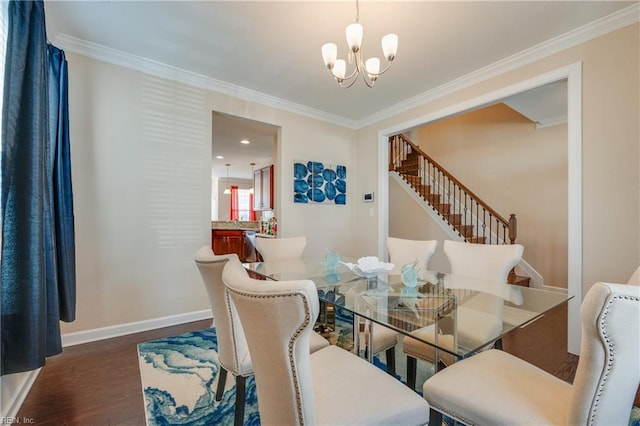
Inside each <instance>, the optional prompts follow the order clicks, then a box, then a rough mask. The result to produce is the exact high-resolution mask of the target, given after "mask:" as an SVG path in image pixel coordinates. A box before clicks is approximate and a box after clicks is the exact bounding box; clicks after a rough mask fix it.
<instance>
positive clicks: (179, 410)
mask: <svg viewBox="0 0 640 426" xmlns="http://www.w3.org/2000/svg"><path fill="white" fill-rule="evenodd" d="M336 323H337V324H338V327H337V331H336V333H335V335H334V336H333V342H334V343H336V344H338V345H342V344H349V343H350V342H351V333H352V327H351V326H350V324H351V322H350V321H349V316H348V315H344V314H343V313H342V312H338V313H337V315H336ZM400 346H401V345H398V349H397V351H398V352H396V360H397V361H396V371H397V372H398V373H401V374H403V375H404V372H405V371H406V367H405V366H404V358H405V357H404V356H403V355H402V350H401V348H400ZM138 357H139V365H140V375H141V377H142V388H143V394H144V404H145V416H146V421H147V425H149V426H158V425H162V426H165V425H189V426H210V425H232V424H233V416H234V410H235V399H236V388H235V385H234V383H235V379H234V377H233V375H231V374H228V375H227V384H226V386H225V392H224V395H223V397H222V400H221V401H219V402H216V401H215V399H214V396H215V389H216V387H217V383H218V377H219V371H220V367H219V363H218V342H217V337H216V332H215V329H213V328H209V329H204V330H199V331H194V332H191V333H185V334H181V335H178V336H172V337H167V338H164V339H158V340H153V341H150V342H146V343H141V344H139V345H138ZM374 364H375V365H376V366H378V367H379V368H381V369H383V370H386V365H385V363H384V362H382V361H381V360H380V359H379V358H378V357H374ZM429 367H430V366H429V365H428V364H426V363H421V362H420V363H418V382H417V383H422V381H421V380H424V378H426V377H428V376H430V375H431V374H433V372H432V370H430V369H429ZM421 370H422V371H421ZM425 370H426V371H425ZM421 376H422V379H421ZM398 378H399V379H400V380H403V381H404V377H400V376H398ZM418 387H419V386H418ZM246 388H247V389H246V391H247V393H246V405H245V417H244V424H245V425H259V424H260V416H259V414H258V401H257V395H256V387H255V380H254V378H253V377H249V378H247V385H246ZM629 425H630V426H640V408H637V407H634V409H633V411H632V415H631V419H630V421H629Z"/></svg>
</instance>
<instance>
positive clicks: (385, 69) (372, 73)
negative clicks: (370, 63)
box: [363, 61, 393, 77]
mask: <svg viewBox="0 0 640 426" xmlns="http://www.w3.org/2000/svg"><path fill="white" fill-rule="evenodd" d="M392 63H393V61H388V62H387V66H386V67H385V68H384V69H383V70H382V71H380V72H378V73H377V74H376V73H374V72H369V71H367V67H363V68H364V72H366V73H367V74H370V75H374V76H376V77H377V76H379V75H382V74H384V73H385V72H387V71H388V70H389V68H391V64H392Z"/></svg>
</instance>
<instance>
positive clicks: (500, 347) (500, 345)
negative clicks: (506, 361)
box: [493, 339, 502, 350]
mask: <svg viewBox="0 0 640 426" xmlns="http://www.w3.org/2000/svg"><path fill="white" fill-rule="evenodd" d="M493 347H494V348H496V349H499V350H502V339H498V340H496V342H495V343H494V344H493Z"/></svg>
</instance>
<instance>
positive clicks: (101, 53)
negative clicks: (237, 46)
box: [55, 3, 640, 130]
mask: <svg viewBox="0 0 640 426" xmlns="http://www.w3.org/2000/svg"><path fill="white" fill-rule="evenodd" d="M638 22H640V3H635V4H633V5H631V6H629V7H627V8H624V9H622V10H620V11H618V12H615V13H612V14H610V15H608V16H605V17H603V18H601V19H598V20H596V21H594V22H591V23H589V24H587V25H583V26H582V27H579V28H576V29H575V30H573V31H570V32H568V33H565V34H562V35H560V36H558V37H554V38H552V39H550V40H547V41H545V42H543V43H540V44H538V45H536V46H533V47H531V48H529V49H526V50H523V51H522V52H519V53H517V54H515V55H512V56H509V57H507V58H505V59H502V60H500V61H498V62H494V63H493V64H490V65H487V66H486V67H483V68H480V69H478V70H476V71H474V72H472V73H469V74H467V75H464V76H462V77H459V78H456V79H454V80H451V81H449V82H448V83H445V84H442V85H440V86H438V87H435V88H433V89H431V90H428V91H426V92H423V93H421V94H419V95H417V96H414V97H412V98H409V99H407V100H405V101H402V102H399V103H397V104H395V105H391V106H389V107H388V108H384V109H382V110H380V111H378V112H376V113H374V114H371V115H369V116H367V117H365V118H363V119H361V120H351V119H347V118H345V117H341V116H339V115H335V114H330V113H327V112H325V111H321V110H318V109H315V108H311V107H308V106H305V105H301V104H297V103H294V102H290V101H287V100H284V99H280V98H277V97H275V96H270V95H266V94H264V93H261V92H258V91H255V90H251V89H247V88H244V87H241V86H237V85H235V84H231V83H227V82H224V81H221V80H217V79H215V78H211V77H206V76H203V75H201V74H197V73H194V72H191V71H187V70H184V69H181V68H178V67H175V66H172V65H167V64H163V63H160V62H157V61H153V60H151V59H146V58H143V57H140V56H135V55H131V54H129V53H126V52H122V51H120V50H116V49H112V48H109V47H106V46H102V45H99V44H96V43H91V42H88V41H85V40H81V39H78V38H75V37H72V36H69V35H66V34H58V35H57V36H56V37H55V44H56V45H57V46H59V47H61V48H63V49H64V50H65V51H68V52H73V53H76V54H79V55H83V56H86V57H89V58H92V59H96V60H99V61H103V62H107V63H110V64H113V65H118V66H121V67H125V68H130V69H133V70H136V71H140V72H144V73H147V74H151V75H154V76H156V77H161V78H165V79H168V80H172V81H176V82H179V83H183V84H187V85H190V86H195V87H200V88H202V89H206V90H211V91H213V92H218V93H222V94H225V95H228V96H233V97H236V98H239V99H243V100H246V101H250V102H256V103H259V104H262V105H265V106H269V107H273V108H277V109H281V110H284V111H288V112H292V113H295V114H300V115H303V116H305V117H310V118H313V119H316V120H320V121H324V122H327V123H331V124H335V125H338V126H342V127H346V128H349V129H354V130H357V129H361V128H363V127H366V126H369V125H372V124H375V123H377V122H379V121H382V120H384V119H387V118H390V117H392V116H394V115H397V114H400V113H402V112H405V111H408V110H410V109H412V108H415V107H418V106H420V105H423V104H426V103H429V102H432V101H434V100H436V99H439V98H442V97H444V96H446V95H448V94H451V93H454V92H457V91H459V90H461V89H464V88H466V87H469V86H472V85H474V84H477V83H480V82H482V81H485V80H488V79H490V78H493V77H496V76H498V75H501V74H504V73H507V72H509V71H512V70H514V69H516V68H520V67H522V66H524V65H528V64H530V63H532V62H535V61H538V60H540V59H542V58H545V57H547V56H550V55H553V54H555V53H558V52H560V51H562V50H565V49H568V48H570V47H574V46H577V45H579V44H582V43H585V42H587V41H590V40H593V39H595V38H597V37H600V36H603V35H605V34H608V33H611V32H613V31H617V30H619V29H621V28H624V27H626V26H628V25H632V24H635V23H638Z"/></svg>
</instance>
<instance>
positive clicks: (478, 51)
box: [45, 0, 638, 168]
mask: <svg viewBox="0 0 640 426" xmlns="http://www.w3.org/2000/svg"><path fill="white" fill-rule="evenodd" d="M637 4H638V2H637V1H634V2H621V1H491V2H481V1H364V0H363V1H361V2H360V23H361V24H363V26H364V31H365V40H364V45H363V51H364V55H365V57H369V56H381V48H380V42H379V40H380V38H381V37H382V36H383V35H384V34H386V33H389V32H395V33H397V34H398V37H399V49H398V54H397V58H396V60H395V61H394V64H393V66H392V67H391V69H390V70H389V71H388V72H387V73H386V74H384V75H383V76H381V77H380V79H379V80H378V82H377V83H376V85H375V87H374V88H372V89H369V88H367V87H366V86H365V85H364V83H362V82H358V83H356V85H355V86H354V87H352V88H350V89H342V88H340V87H338V86H337V84H336V83H335V82H334V80H333V79H332V78H331V76H330V75H329V73H328V70H327V69H326V68H325V67H324V64H323V62H322V58H321V54H320V47H321V46H322V44H323V43H325V42H334V43H337V44H338V56H339V57H344V56H345V52H346V42H345V38H344V28H345V27H346V26H347V25H348V24H350V23H352V22H353V21H355V2H352V1H331V2H329V1H309V0H306V1H279V2H275V1H173V2H172V1H148V0H147V1H117V0H113V1H47V2H46V3H45V8H46V19H47V31H48V36H49V38H50V39H51V40H52V41H53V43H54V44H57V45H58V46H60V47H61V48H63V49H65V50H67V51H69V50H71V51H73V50H74V48H75V49H76V50H78V49H77V47H78V46H83V44H84V46H90V47H91V48H92V49H95V48H96V46H98V47H102V48H105V49H106V50H107V51H108V52H111V53H113V52H122V53H124V54H125V55H126V54H128V55H134V56H136V57H139V58H145V59H146V60H149V61H154V62H155V63H160V64H165V65H169V66H172V67H176V68H179V69H182V70H186V71H189V72H190V73H194V74H196V75H201V76H204V77H206V78H208V79H210V81H215V82H216V83H217V84H221V85H223V86H225V87H228V88H230V90H236V89H238V90H243V91H245V93H246V92H249V93H251V91H254V92H255V93H256V95H257V96H268V97H270V99H277V100H279V101H281V102H283V103H286V104H287V105H289V106H291V105H293V106H295V107H296V108H299V109H303V110H305V111H306V112H307V113H309V114H311V115H313V114H316V113H317V114H318V115H323V114H324V116H325V117H336V118H340V119H343V120H349V121H352V122H358V121H363V120H366V119H367V117H371V116H374V115H376V114H379V113H380V112H384V111H385V110H388V109H389V108H392V107H393V106H394V105H397V104H400V103H402V102H406V101H408V100H410V99H411V98H414V97H416V96H418V95H420V94H422V93H425V92H428V91H429V90H433V89H434V88H437V87H441V86H442V85H443V84H445V83H447V82H451V81H453V80H455V79H458V78H462V77H464V76H466V75H469V74H470V73H472V72H474V71H477V70H480V69H483V68H485V67H488V66H490V65H492V64H495V63H497V62H498V61H501V60H504V59H505V58H508V57H512V56H513V55H516V54H518V53H520V52H523V51H526V50H527V49H531V48H532V47H534V46H538V45H540V44H541V43H544V42H547V41H549V40H552V39H554V38H557V37H560V36H562V35H565V34H567V33H571V32H575V31H576V29H578V28H580V27H582V26H584V25H587V24H590V23H592V22H594V21H596V20H598V19H600V18H603V17H605V16H608V15H610V14H612V13H614V12H617V11H620V10H622V9H624V8H627V7H629V6H631V5H637ZM80 50H82V49H80ZM214 146H215V143H214ZM237 161H238V162H240V161H246V160H243V159H238V160H237ZM222 167H223V168H224V166H222Z"/></svg>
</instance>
